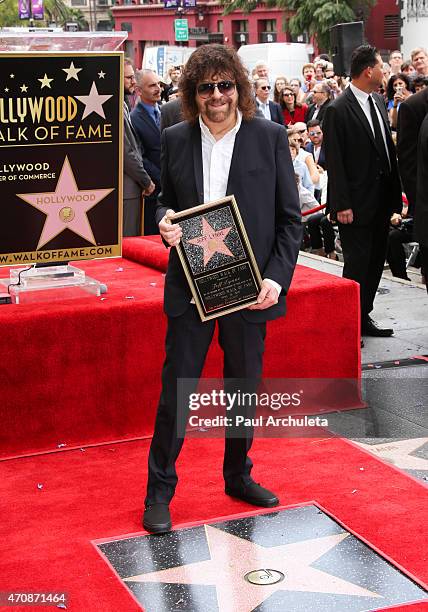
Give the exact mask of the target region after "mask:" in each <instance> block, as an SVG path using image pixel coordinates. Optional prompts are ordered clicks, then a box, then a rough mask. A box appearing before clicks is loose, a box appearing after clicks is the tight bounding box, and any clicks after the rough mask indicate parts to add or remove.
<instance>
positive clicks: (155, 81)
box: [131, 70, 162, 235]
mask: <svg viewBox="0 0 428 612" xmlns="http://www.w3.org/2000/svg"><path fill="white" fill-rule="evenodd" d="M136 79H137V84H136V87H135V89H136V92H137V94H138V96H139V98H140V101H139V102H138V104H137V105H136V107H135V108H134V110H133V111H132V113H131V121H132V125H133V126H134V129H135V131H136V133H137V135H138V138H139V140H140V144H141V155H142V158H143V163H144V167H145V169H146V171H147V172H148V174H149V176H150V178H151V180H152V181H153V183H154V184H155V190H154V192H153V193H152V194H151V195H150V196H149V197H146V198H145V202H144V234H146V235H147V234H159V228H158V225H157V223H156V221H155V207H156V200H157V195H158V193H159V190H160V110H159V106H158V102H159V101H160V97H161V91H162V89H161V84H160V78H159V76H158V75H157V74H156V73H155V72H153V70H140V71H138V72H137V74H136Z"/></svg>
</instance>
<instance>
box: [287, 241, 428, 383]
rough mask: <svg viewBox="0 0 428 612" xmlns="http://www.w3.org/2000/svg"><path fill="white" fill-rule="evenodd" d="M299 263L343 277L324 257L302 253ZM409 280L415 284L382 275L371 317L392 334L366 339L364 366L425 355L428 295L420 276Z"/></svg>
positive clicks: (337, 264) (338, 266)
mask: <svg viewBox="0 0 428 612" xmlns="http://www.w3.org/2000/svg"><path fill="white" fill-rule="evenodd" d="M298 263H299V264H302V265H303V266H309V267H310V268H315V269H316V270H322V271H323V272H328V273H329V274H335V275H336V276H342V263H341V262H336V261H332V260H330V259H326V258H325V257H318V256H317V255H312V254H309V253H301V254H300V256H299V260H298ZM411 276H412V279H413V280H414V282H408V281H402V280H400V279H395V278H393V277H392V275H391V273H390V272H389V270H388V271H385V274H384V276H383V278H382V281H381V283H380V287H379V291H378V295H377V297H376V301H375V309H374V311H373V313H372V316H373V318H374V319H375V320H376V321H377V322H378V323H380V324H382V325H384V326H387V327H393V328H394V332H395V333H394V336H393V337H392V338H365V339H364V343H365V346H364V348H363V350H362V362H363V364H364V363H369V362H373V361H388V360H392V359H403V358H405V357H410V356H413V355H420V354H424V355H428V293H427V292H426V289H425V287H424V285H422V284H420V283H421V275H420V273H419V272H418V271H417V270H416V268H414V269H412V271H411ZM427 375H428V372H427Z"/></svg>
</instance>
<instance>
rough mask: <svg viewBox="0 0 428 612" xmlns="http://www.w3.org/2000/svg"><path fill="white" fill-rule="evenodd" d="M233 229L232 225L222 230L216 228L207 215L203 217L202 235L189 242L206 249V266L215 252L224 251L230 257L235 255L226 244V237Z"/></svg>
mask: <svg viewBox="0 0 428 612" xmlns="http://www.w3.org/2000/svg"><path fill="white" fill-rule="evenodd" d="M231 229H232V228H231V227H225V228H223V229H221V230H215V229H214V228H212V227H211V225H210V224H209V223H208V221H207V220H206V219H205V217H202V235H201V236H198V237H197V238H192V239H191V240H188V241H187V242H188V243H189V244H194V245H196V246H199V247H201V248H202V249H203V250H204V266H206V265H207V263H208V262H209V261H210V259H211V257H212V256H213V255H214V254H215V253H222V254H223V255H228V256H229V257H233V256H234V255H233V253H231V252H230V250H229V249H228V248H227V246H226V245H225V244H224V241H225V238H226V236H227V235H228V233H229V232H230V230H231Z"/></svg>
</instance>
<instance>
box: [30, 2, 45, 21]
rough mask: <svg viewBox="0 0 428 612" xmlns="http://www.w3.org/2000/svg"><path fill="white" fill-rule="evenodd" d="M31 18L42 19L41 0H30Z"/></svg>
mask: <svg viewBox="0 0 428 612" xmlns="http://www.w3.org/2000/svg"><path fill="white" fill-rule="evenodd" d="M31 12H32V14H33V19H38V20H41V19H44V11H43V0H31Z"/></svg>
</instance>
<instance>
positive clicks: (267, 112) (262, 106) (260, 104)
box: [256, 98, 272, 121]
mask: <svg viewBox="0 0 428 612" xmlns="http://www.w3.org/2000/svg"><path fill="white" fill-rule="evenodd" d="M256 102H257V106H258V107H259V109H260V110H261V111H262V113H263V115H264V117H265V119H269V121H271V120H272V116H271V114H270V107H269V100H268V101H267V102H262V101H261V100H259V99H258V98H256Z"/></svg>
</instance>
